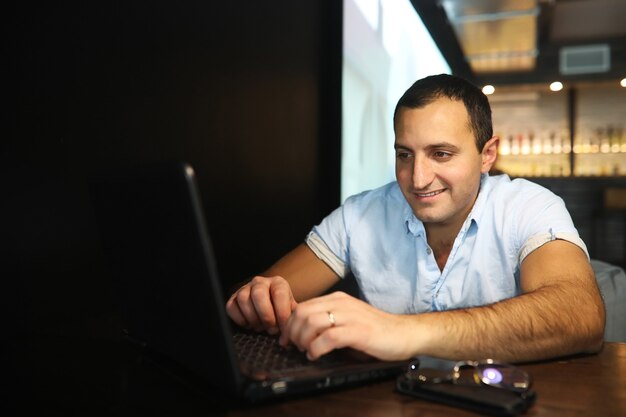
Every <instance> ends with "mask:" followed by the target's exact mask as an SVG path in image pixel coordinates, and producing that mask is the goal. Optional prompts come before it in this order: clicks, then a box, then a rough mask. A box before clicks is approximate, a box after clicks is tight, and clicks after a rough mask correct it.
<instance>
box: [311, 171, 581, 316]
mask: <svg viewBox="0 0 626 417" xmlns="http://www.w3.org/2000/svg"><path fill="white" fill-rule="evenodd" d="M555 239H564V240H567V241H570V242H572V243H574V244H576V245H578V246H579V247H580V248H581V249H582V250H583V251H585V253H586V254H587V257H588V256H589V255H588V253H587V248H586V246H585V244H584V243H583V241H582V240H581V239H580V237H579V235H578V231H577V230H576V228H575V227H574V224H573V222H572V219H571V217H570V215H569V213H568V212H567V209H566V208H565V204H564V203H563V200H562V199H561V198H559V197H557V196H556V195H555V194H553V193H552V192H551V191H549V190H547V189H545V188H543V187H541V186H539V185H537V184H534V183H532V182H529V181H526V180H523V179H515V180H513V181H511V179H510V178H509V177H508V176H506V175H499V176H488V175H483V176H482V178H481V185H480V192H479V194H478V198H477V199H476V202H475V204H474V207H473V208H472V211H471V212H470V214H469V215H468V217H467V219H466V221H465V222H464V224H463V226H462V227H461V230H460V232H459V234H458V236H457V237H456V239H455V241H454V245H453V247H452V250H451V252H450V256H449V257H448V260H447V263H446V265H445V267H444V269H443V271H440V270H439V267H438V266H437V262H436V261H435V257H434V254H433V252H432V250H431V249H430V247H429V246H428V242H427V239H426V231H425V229H424V224H423V223H422V222H421V221H420V220H418V219H417V218H416V217H415V215H414V214H413V212H412V210H411V207H410V206H409V204H408V203H407V201H406V200H405V198H404V196H403V195H402V192H401V191H400V188H399V187H398V184H397V183H396V182H395V181H394V182H392V183H389V184H387V185H385V186H383V187H380V188H377V189H375V190H371V191H366V192H363V193H361V194H358V195H355V196H352V197H350V198H348V199H347V200H346V202H345V203H344V204H343V205H342V206H341V207H339V208H337V209H336V210H335V211H333V212H332V213H331V214H330V215H328V216H327V217H326V218H325V219H324V220H323V221H322V222H321V223H320V224H319V225H317V226H315V227H314V228H313V229H312V230H311V232H310V233H309V235H308V236H307V238H306V243H307V244H308V246H309V247H310V248H311V249H312V250H313V251H314V252H315V253H316V255H317V256H318V257H319V258H320V259H322V260H323V261H324V262H326V263H327V264H328V265H329V266H330V267H331V268H332V269H333V270H334V271H335V272H336V273H337V274H338V275H339V276H340V277H344V276H346V275H347V274H348V273H349V272H352V273H353V275H354V277H355V278H356V280H357V282H358V285H359V288H360V291H361V296H362V298H363V299H364V300H365V301H367V302H368V303H370V304H372V305H373V306H375V307H377V308H380V309H382V310H385V311H388V312H392V313H398V314H410V313H421V312H427V311H442V310H449V309H455V308H464V307H473V306H479V305H486V304H491V303H494V302H497V301H500V300H504V299H507V298H511V297H514V296H516V295H519V294H520V293H521V290H520V282H519V273H520V265H521V263H522V261H523V260H524V258H525V257H526V256H527V255H528V254H529V253H531V252H532V251H533V250H535V249H537V248H538V247H540V246H541V245H543V244H544V243H547V242H549V241H551V240H555Z"/></svg>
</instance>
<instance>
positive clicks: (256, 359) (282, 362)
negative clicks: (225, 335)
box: [233, 332, 337, 372]
mask: <svg viewBox="0 0 626 417" xmlns="http://www.w3.org/2000/svg"><path fill="white" fill-rule="evenodd" d="M233 342H234V345H235V351H236V352H237V356H238V358H239V360H240V361H241V362H243V363H245V365H246V366H247V367H249V368H250V369H255V370H258V371H274V372H276V371H284V370H295V369H300V368H306V367H311V366H312V365H314V366H315V367H320V366H324V365H328V364H331V363H335V362H337V358H336V357H335V355H332V354H329V355H325V356H323V357H322V358H320V359H318V360H316V361H315V362H312V361H309V360H308V359H307V357H306V355H305V354H304V353H302V352H300V351H299V350H298V349H297V348H296V347H295V346H293V345H289V346H287V347H283V346H281V345H280V344H279V343H278V337H276V336H270V335H268V334H265V333H253V332H241V333H235V334H234V335H233Z"/></svg>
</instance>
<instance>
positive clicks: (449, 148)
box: [393, 142, 460, 152]
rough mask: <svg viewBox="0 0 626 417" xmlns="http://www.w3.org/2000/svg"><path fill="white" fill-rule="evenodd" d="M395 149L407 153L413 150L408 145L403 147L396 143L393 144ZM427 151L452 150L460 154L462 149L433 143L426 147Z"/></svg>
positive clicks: (451, 145) (448, 143) (449, 144)
mask: <svg viewBox="0 0 626 417" xmlns="http://www.w3.org/2000/svg"><path fill="white" fill-rule="evenodd" d="M393 148H394V149H395V150H398V149H402V150H406V151H411V150H412V149H411V148H410V147H409V146H407V145H403V144H401V143H394V144H393ZM426 149H427V150H429V151H431V150H433V149H446V150H450V151H454V152H458V151H459V150H460V148H459V147H458V146H456V145H454V144H452V143H450V142H438V143H433V144H430V145H428V146H426Z"/></svg>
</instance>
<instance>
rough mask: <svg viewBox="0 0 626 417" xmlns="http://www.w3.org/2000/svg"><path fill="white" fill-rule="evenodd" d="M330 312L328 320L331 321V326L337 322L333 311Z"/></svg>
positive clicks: (328, 312)
mask: <svg viewBox="0 0 626 417" xmlns="http://www.w3.org/2000/svg"><path fill="white" fill-rule="evenodd" d="M326 313H327V314H328V321H329V322H330V327H335V324H337V322H336V321H335V315H334V314H333V313H332V312H331V311H327V312H326Z"/></svg>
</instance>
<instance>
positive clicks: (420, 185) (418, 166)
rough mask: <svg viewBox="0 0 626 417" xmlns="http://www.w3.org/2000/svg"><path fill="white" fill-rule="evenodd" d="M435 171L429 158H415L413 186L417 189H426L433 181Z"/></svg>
mask: <svg viewBox="0 0 626 417" xmlns="http://www.w3.org/2000/svg"><path fill="white" fill-rule="evenodd" d="M434 177H435V173H434V171H433V167H432V165H431V163H430V161H428V160H427V159H424V158H420V159H417V158H416V159H415V163H414V165H413V187H414V188H415V189H416V190H422V189H425V188H426V187H428V186H429V185H430V183H431V182H433V179H434Z"/></svg>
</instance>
